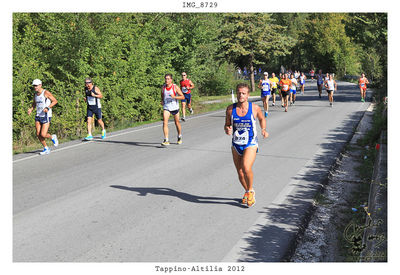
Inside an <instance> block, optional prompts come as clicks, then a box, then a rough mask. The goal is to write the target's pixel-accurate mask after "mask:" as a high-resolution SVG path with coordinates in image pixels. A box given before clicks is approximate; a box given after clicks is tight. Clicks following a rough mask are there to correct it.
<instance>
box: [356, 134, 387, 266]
mask: <svg viewBox="0 0 400 275" xmlns="http://www.w3.org/2000/svg"><path fill="white" fill-rule="evenodd" d="M385 139H386V133H385V132H382V133H381V137H380V141H379V143H378V144H377V146H376V149H377V151H378V152H377V157H376V160H375V163H374V172H373V176H372V180H371V185H370V191H369V198H368V215H367V218H366V221H365V230H364V236H363V247H365V248H364V250H363V251H362V253H361V255H360V261H361V262H387V145H386V144H385V142H383V141H384V140H385Z"/></svg>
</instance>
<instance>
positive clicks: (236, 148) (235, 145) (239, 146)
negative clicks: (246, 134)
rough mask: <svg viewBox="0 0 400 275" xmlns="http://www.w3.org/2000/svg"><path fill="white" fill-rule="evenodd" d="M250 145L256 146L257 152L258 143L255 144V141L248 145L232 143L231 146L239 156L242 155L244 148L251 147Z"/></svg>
mask: <svg viewBox="0 0 400 275" xmlns="http://www.w3.org/2000/svg"><path fill="white" fill-rule="evenodd" d="M252 146H257V153H258V144H257V143H256V144H248V145H237V144H235V143H232V148H234V149H235V151H236V152H237V153H238V154H239V155H240V156H243V152H244V150H246V149H247V148H249V147H252Z"/></svg>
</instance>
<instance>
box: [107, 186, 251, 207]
mask: <svg viewBox="0 0 400 275" xmlns="http://www.w3.org/2000/svg"><path fill="white" fill-rule="evenodd" d="M110 187H112V188H117V189H122V190H126V191H133V192H137V193H138V194H137V195H138V196H142V197H145V196H147V195H148V194H152V195H161V196H170V197H176V198H179V199H181V200H184V201H188V202H193V203H207V204H228V205H232V206H237V207H241V208H247V207H246V206H244V205H242V204H241V203H240V202H241V199H236V198H221V197H202V196H196V195H191V194H188V193H184V192H179V191H176V190H174V189H171V188H163V187H128V186H121V185H110Z"/></svg>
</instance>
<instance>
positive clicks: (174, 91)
mask: <svg viewBox="0 0 400 275" xmlns="http://www.w3.org/2000/svg"><path fill="white" fill-rule="evenodd" d="M184 98H185V96H184V95H183V93H182V91H181V89H180V88H179V87H178V86H177V85H175V84H174V83H173V82H172V74H166V75H165V84H164V85H163V87H162V89H161V99H162V100H161V104H162V105H163V132H164V141H163V142H162V143H161V145H163V146H167V145H169V139H168V134H169V129H168V120H169V117H170V115H171V114H172V115H173V116H174V121H175V126H176V130H177V132H178V141H177V144H182V128H181V124H180V122H179V101H178V100H179V99H184Z"/></svg>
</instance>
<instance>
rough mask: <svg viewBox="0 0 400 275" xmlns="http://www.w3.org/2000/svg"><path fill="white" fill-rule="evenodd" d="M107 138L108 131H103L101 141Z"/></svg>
mask: <svg viewBox="0 0 400 275" xmlns="http://www.w3.org/2000/svg"><path fill="white" fill-rule="evenodd" d="M105 138H106V129H104V130H103V131H101V139H105Z"/></svg>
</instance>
